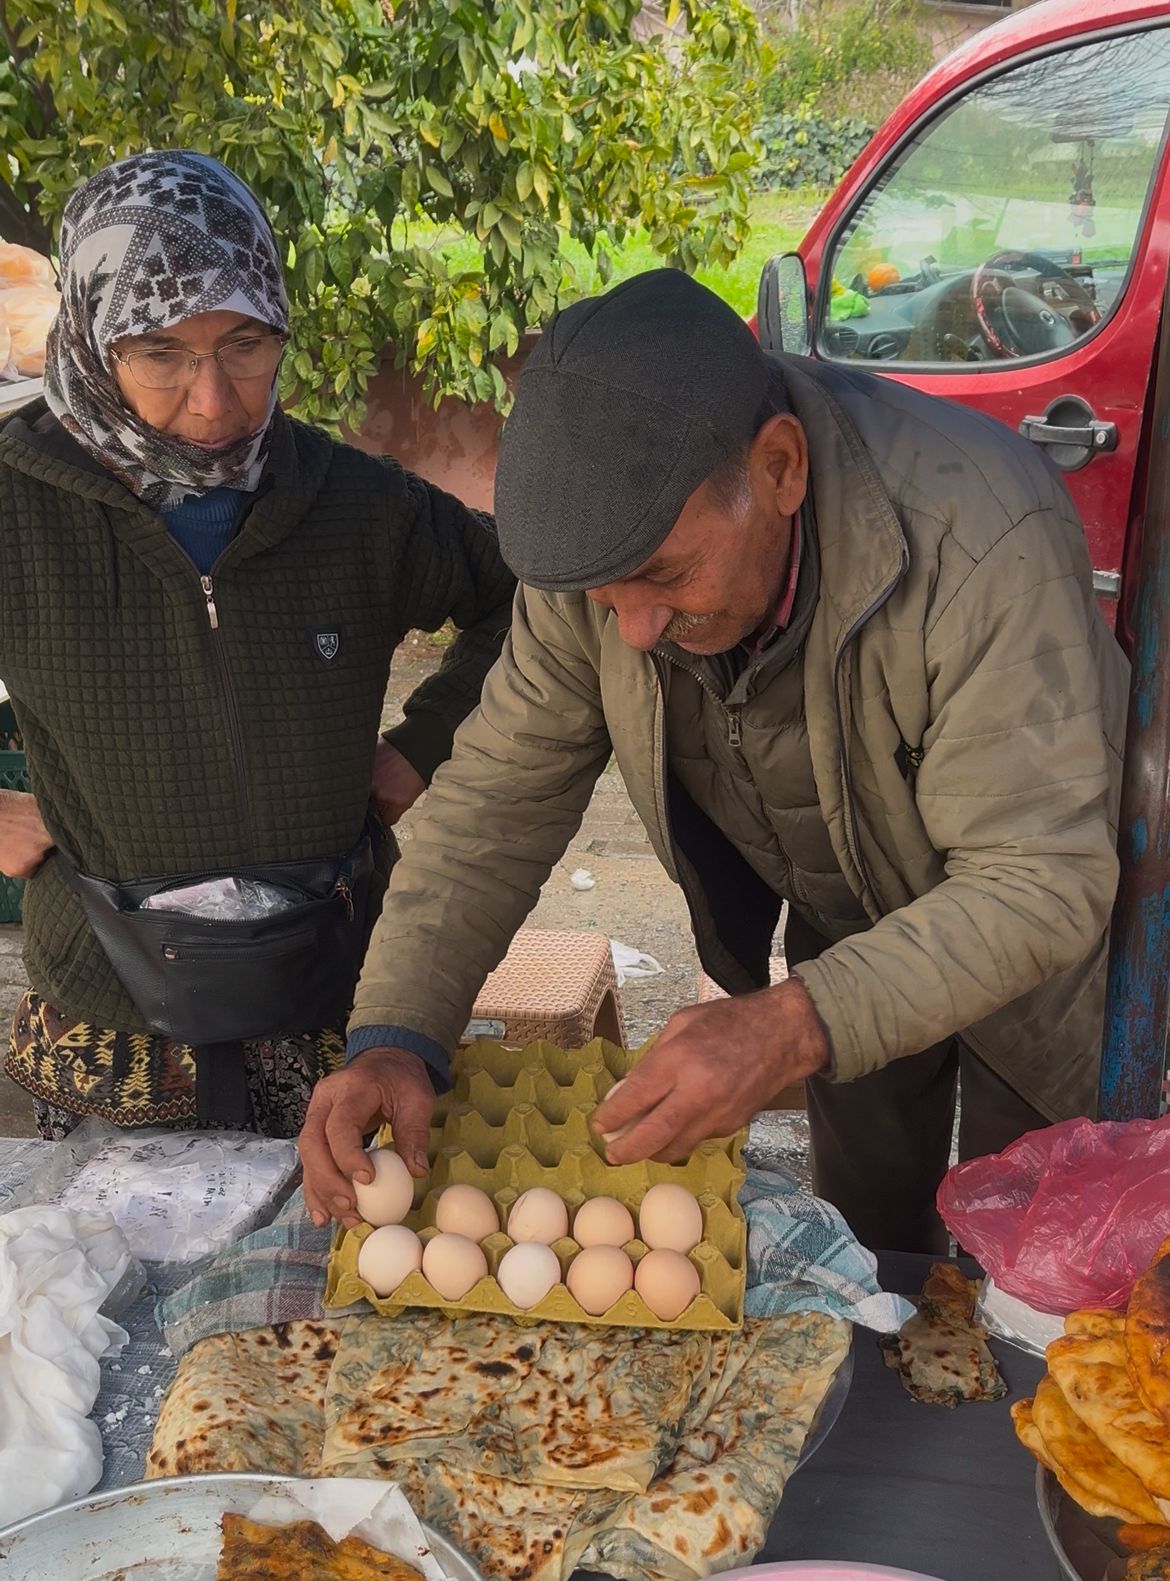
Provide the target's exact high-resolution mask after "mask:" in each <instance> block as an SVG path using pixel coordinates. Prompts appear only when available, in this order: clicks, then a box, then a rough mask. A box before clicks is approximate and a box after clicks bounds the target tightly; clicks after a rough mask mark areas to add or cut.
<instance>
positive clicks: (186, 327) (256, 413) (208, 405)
mask: <svg viewBox="0 0 1170 1581" xmlns="http://www.w3.org/2000/svg"><path fill="white" fill-rule="evenodd" d="M271 334H272V328H271V326H270V325H268V324H262V323H261V322H260V321H259V320H258V319H254V318H249V317H247V315H245V314H243V313H231V312H225V311H224V310H222V309H217V310H216V311H215V312H214V313H194V314H192V316H191V317H190V318H185V319H182V320H181V321H180V322H179V323H178V324H173V325H172V326H171V327H170V328H169V329H165V330H156V331H153V332H152V333H150V334H148V335H129V336H127V337H126V338H125V339H123V340H118V341H115V342H114V345H113V347H112V350H113V352H114V357H115V359H121V358H130V357H132V356H133V355H134V354H135V353H136V352H151V351H155V352H158V351H174V350H180V351H187V352H192V353H194V354H196V355H199V354H203V355H202V360H201V362H200V363H199V366H198V370H197V371H196V372H195V373H194V374H190V373H189V372H188V371H187V370H184V372H183V375H182V378H183V382H182V383H181V384H179V385H178V387H176V388H174V389H167V390H153V389H147V388H144V386H143V385H142V384H141V383H139V381H138V379H137V378H136V377H135V372H134V369H135V367H136V366H137V367H139V368H141V367H142V366H143V364H142V363H141V362H140V363H138V364H135V363H133V362H126V361H121V360H115V361H114V364H113V366H114V373H115V376H116V378H117V380H118V388H119V390H121V392H122V399H123V400H124V401H125V402H126V405H127V406H128V407H129V408H130V409H131V411H133V412H135V413H136V414H137V415H138V416H139V417H141V418H142V420H143V422H144V423H149V424H150V426H151V427H152V428H157V429H158V431H159V432H160V433H163V434H171V435H173V436H174V437H175V438H176V439H186V440H189V441H191V443H193V444H196V445H204V446H206V447H207V449H209V450H219V449H222V448H223V447H224V446H226V445H230V444H232V443H233V442H234V441H235V440H237V439H243V438H244V437H245V436H246V435H248V434H254V433H255V432H256V431H257V430H258V429H260V428H262V427H263V426H264V421H265V418H266V417H267V414H268V397H269V394H270V392H271V390H272V379H270V378H259V379H230V378H229V377H228V376H227V374H226V373H225V372H224V370H223V368H222V367H221V366H220V364H219V362H218V361H217V360H216V358H215V357H214V356H208V355H206V353H208V352H216V351H220V350H222V348H223V347H224V346H227V345H229V344H230V343H231V342H232V341H237V340H251V339H252V338H253V337H254V336H256V335H271Z"/></svg>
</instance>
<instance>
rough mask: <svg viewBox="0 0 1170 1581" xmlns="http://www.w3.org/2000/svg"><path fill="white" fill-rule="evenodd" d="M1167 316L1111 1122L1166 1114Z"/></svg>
mask: <svg viewBox="0 0 1170 1581" xmlns="http://www.w3.org/2000/svg"><path fill="white" fill-rule="evenodd" d="M1168 341H1170V335H1168V333H1167V315H1166V314H1164V315H1163V329H1162V348H1161V355H1160V357H1159V366H1158V381H1157V385H1156V395H1155V398H1156V400H1157V403H1158V404H1157V410H1156V412H1155V414H1154V423H1153V425H1152V437H1153V454H1152V456H1151V461H1150V486H1149V492H1148V495H1147V501H1146V515H1145V534H1144V538H1143V543H1142V553H1141V566H1140V570H1139V573H1138V574H1139V581H1138V596H1137V600H1136V611H1135V613H1136V620H1137V623H1136V630H1135V633H1134V654H1133V679H1132V682H1131V684H1130V694H1129V724H1128V729H1127V735H1126V743H1125V773H1124V777H1123V780H1122V789H1121V818H1120V827H1119V835H1118V852H1119V854H1120V857H1121V884H1120V886H1119V888H1118V891H1117V902H1116V905H1115V906H1114V908H1113V932H1112V938H1111V942H1110V950H1109V981H1108V989H1107V991H1106V999H1105V1043H1104V1049H1103V1051H1102V1058H1101V1087H1100V1093H1099V1097H1098V1112H1099V1116H1100V1118H1101V1119H1102V1120H1139V1119H1151V1118H1153V1117H1154V1116H1156V1115H1157V1113H1158V1108H1159V1102H1160V1098H1161V1092H1162V1081H1163V1078H1164V1073H1165V1069H1166V1034H1167V1028H1168V1025H1170V387H1168V385H1170V355H1168V349H1167V342H1168Z"/></svg>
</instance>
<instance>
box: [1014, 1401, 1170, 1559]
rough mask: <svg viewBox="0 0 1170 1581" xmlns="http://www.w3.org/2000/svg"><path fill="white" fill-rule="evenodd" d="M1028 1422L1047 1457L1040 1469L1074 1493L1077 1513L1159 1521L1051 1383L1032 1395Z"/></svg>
mask: <svg viewBox="0 0 1170 1581" xmlns="http://www.w3.org/2000/svg"><path fill="white" fill-rule="evenodd" d="M1032 1420H1033V1422H1034V1423H1035V1426H1036V1430H1037V1431H1038V1432H1039V1434H1040V1437H1041V1439H1042V1440H1043V1442H1044V1447H1045V1449H1046V1451H1047V1453H1048V1455H1049V1457H1050V1460H1049V1461H1048V1462H1046V1463H1048V1464H1050V1465H1051V1466H1052V1468H1053V1470H1054V1471H1055V1472H1056V1476H1057V1480H1058V1481H1061V1473H1062V1472H1063V1473H1064V1476H1065V1477H1066V1478H1067V1479H1068V1481H1069V1482H1070V1483H1071V1484H1073V1485H1075V1488H1076V1489H1077V1490H1079V1491H1076V1492H1073V1493H1072V1497H1073V1498H1075V1499H1076V1501H1077V1503H1078V1504H1080V1505H1081V1507H1082V1509H1086V1510H1088V1511H1089V1513H1090V1514H1091V1515H1111V1516H1113V1517H1114V1518H1115V1519H1116V1520H1119V1521H1130V1522H1133V1523H1135V1524H1139V1525H1140V1524H1146V1523H1150V1524H1156V1523H1157V1522H1159V1521H1161V1520H1162V1512H1161V1510H1159V1508H1158V1506H1157V1505H1156V1504H1155V1503H1154V1501H1153V1499H1152V1498H1151V1497H1150V1495H1149V1494H1148V1493H1147V1492H1146V1490H1145V1488H1144V1487H1143V1486H1142V1484H1141V1483H1140V1482H1139V1481H1138V1479H1137V1477H1135V1476H1134V1474H1133V1472H1132V1471H1130V1470H1129V1469H1128V1468H1127V1467H1126V1466H1124V1465H1123V1464H1122V1463H1121V1461H1120V1460H1118V1458H1117V1456H1116V1455H1114V1454H1112V1453H1111V1452H1110V1451H1109V1450H1108V1449H1106V1447H1105V1445H1104V1444H1103V1443H1102V1442H1101V1440H1100V1439H1099V1438H1098V1437H1097V1435H1096V1434H1095V1433H1093V1432H1092V1431H1091V1430H1090V1429H1089V1428H1088V1427H1086V1425H1085V1423H1084V1422H1083V1421H1082V1420H1081V1418H1080V1417H1079V1416H1078V1415H1077V1414H1076V1412H1075V1411H1073V1410H1072V1409H1071V1408H1070V1406H1069V1404H1068V1401H1067V1400H1066V1399H1065V1398H1064V1395H1063V1394H1061V1392H1060V1390H1059V1388H1058V1387H1057V1385H1056V1383H1055V1382H1054V1381H1053V1379H1052V1378H1051V1377H1047V1378H1042V1379H1041V1380H1040V1383H1039V1385H1038V1387H1037V1389H1036V1399H1035V1401H1034V1403H1033V1406H1032ZM1062 1486H1063V1482H1062ZM1067 1491H1069V1489H1067V1488H1066V1492H1067ZM1168 1535H1170V1534H1168Z"/></svg>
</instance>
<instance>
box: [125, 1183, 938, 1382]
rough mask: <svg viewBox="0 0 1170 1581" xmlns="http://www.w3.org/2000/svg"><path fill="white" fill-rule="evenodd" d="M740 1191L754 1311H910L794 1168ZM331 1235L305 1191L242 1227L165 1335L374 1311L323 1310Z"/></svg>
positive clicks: (881, 1318)
mask: <svg viewBox="0 0 1170 1581" xmlns="http://www.w3.org/2000/svg"><path fill="white" fill-rule="evenodd" d="M739 1200H740V1202H741V1203H742V1205H743V1209H744V1213H745V1215H746V1218H747V1225H748V1277H747V1295H746V1298H745V1301H744V1310H745V1312H746V1313H747V1315H748V1316H749V1317H778V1316H781V1315H784V1314H787V1313H791V1312H826V1313H828V1314H829V1316H831V1317H839V1318H845V1319H846V1320H847V1321H848V1322H851V1323H859V1324H861V1325H862V1326H863V1327H865V1328H872V1329H876V1330H878V1332H879V1333H886V1334H891V1333H894V1332H896V1330H897V1329H899V1328H900V1327H901V1326H902V1324H903V1323H904V1322H905V1320H906V1319H907V1318H908V1317H910V1316H911V1315H912V1313H913V1310H914V1309H913V1308H912V1307H911V1306H910V1304H909V1302H907V1301H904V1300H903V1299H902V1298H901V1297H900V1296H895V1295H888V1294H886V1293H885V1292H884V1291H883V1290H882V1289H881V1287H880V1286H879V1285H878V1283H877V1277H876V1272H875V1270H876V1263H875V1260H874V1258H873V1256H872V1254H871V1253H869V1252H867V1251H865V1250H864V1248H863V1247H861V1246H860V1245H859V1244H858V1243H857V1241H856V1240H855V1239H854V1238H853V1236H852V1234H851V1233H850V1231H849V1229H848V1227H847V1225H846V1224H845V1221H844V1220H843V1219H842V1218H841V1215H840V1214H839V1213H838V1212H837V1210H836V1209H835V1208H831V1207H830V1206H829V1204H828V1203H827V1202H821V1201H820V1200H819V1199H818V1198H816V1197H813V1196H810V1195H809V1194H808V1193H807V1192H805V1191H801V1190H800V1189H799V1188H798V1187H797V1185H796V1183H795V1181H793V1180H791V1179H790V1178H789V1177H788V1176H787V1175H783V1174H779V1173H771V1172H768V1171H765V1170H762V1169H749V1170H748V1172H747V1179H746V1181H745V1183H744V1187H743V1189H742V1191H741V1192H740V1198H739ZM331 1240H332V1233H331V1231H330V1230H328V1229H322V1230H319V1229H317V1228H316V1227H315V1226H314V1225H313V1224H312V1223H311V1222H310V1220H309V1219H308V1217H307V1216H306V1214H305V1210H304V1202H303V1200H302V1197H301V1193H300V1192H299V1191H298V1192H297V1193H296V1195H295V1196H294V1197H293V1198H292V1199H291V1200H290V1201H289V1202H288V1204H287V1205H286V1206H285V1208H284V1209H283V1211H282V1212H281V1213H280V1215H279V1217H278V1218H277V1219H276V1220H275V1221H274V1223H272V1224H271V1225H269V1227H268V1228H267V1229H263V1230H257V1231H255V1232H254V1233H253V1234H252V1235H246V1236H244V1238H243V1239H242V1240H240V1241H238V1242H237V1243H236V1244H235V1245H234V1246H232V1247H231V1248H230V1249H229V1250H228V1251H226V1252H223V1253H222V1254H221V1255H220V1256H219V1257H217V1258H216V1259H215V1261H214V1262H213V1263H212V1264H211V1266H210V1267H209V1268H208V1269H207V1270H206V1271H205V1272H204V1273H202V1274H200V1275H198V1276H197V1277H196V1278H194V1279H193V1280H192V1281H191V1283H190V1284H188V1285H184V1287H183V1288H182V1289H181V1290H179V1291H178V1292H176V1294H175V1295H173V1296H170V1297H168V1299H167V1300H165V1301H163V1302H161V1303H160V1305H159V1307H158V1309H157V1313H156V1315H157V1317H158V1322H159V1326H160V1328H162V1330H163V1331H164V1333H165V1334H166V1338H167V1344H168V1345H169V1346H170V1348H171V1349H172V1350H173V1351H174V1352H175V1354H176V1355H181V1354H182V1353H183V1352H184V1351H186V1350H189V1349H190V1347H191V1346H192V1345H194V1344H196V1343H197V1342H198V1341H199V1340H201V1339H206V1338H207V1336H208V1335H209V1334H226V1333H234V1332H238V1331H239V1330H242V1329H249V1328H263V1327H265V1326H267V1325H269V1324H272V1323H288V1322H291V1321H292V1320H293V1319H294V1318H317V1319H319V1318H321V1317H326V1318H328V1319H334V1318H337V1319H340V1318H341V1317H346V1316H349V1315H351V1314H353V1313H356V1312H362V1311H365V1310H368V1309H367V1308H366V1307H365V1306H364V1304H363V1305H358V1306H351V1307H341V1308H334V1307H331V1308H330V1309H329V1311H328V1312H325V1310H324V1308H323V1306H322V1297H323V1295H324V1292H325V1264H326V1261H327V1260H328V1256H329V1247H330V1243H331Z"/></svg>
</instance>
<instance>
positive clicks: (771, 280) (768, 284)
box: [756, 253, 811, 357]
mask: <svg viewBox="0 0 1170 1581" xmlns="http://www.w3.org/2000/svg"><path fill="white" fill-rule="evenodd" d="M756 324H757V332H758V334H759V337H760V345H761V346H763V348H764V350H765V351H787V352H791V353H792V354H793V355H794V356H797V357H807V356H808V352H809V345H810V342H811V336H810V333H809V304H808V281H807V280H806V278H805V273H804V262H803V260H802V258H801V256H800V254H799V253H778V254H777V255H776V256H775V257H774V258H769V259H768V261H767V263H766V264H765V265H764V268H763V272H762V273H761V275H760V292H759V297H758V299H757V305H756Z"/></svg>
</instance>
